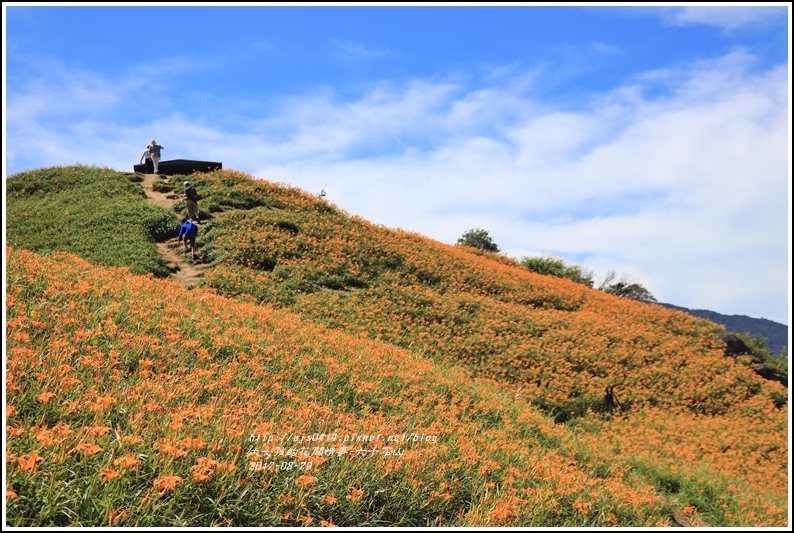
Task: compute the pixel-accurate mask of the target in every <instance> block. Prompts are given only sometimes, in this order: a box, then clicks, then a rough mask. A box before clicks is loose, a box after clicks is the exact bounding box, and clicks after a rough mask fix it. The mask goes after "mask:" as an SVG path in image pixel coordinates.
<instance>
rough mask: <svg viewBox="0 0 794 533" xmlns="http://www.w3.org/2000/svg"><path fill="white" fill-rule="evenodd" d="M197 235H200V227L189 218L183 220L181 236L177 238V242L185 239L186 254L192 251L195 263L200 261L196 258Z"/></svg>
mask: <svg viewBox="0 0 794 533" xmlns="http://www.w3.org/2000/svg"><path fill="white" fill-rule="evenodd" d="M196 235H198V226H197V225H196V224H194V223H193V221H192V220H190V219H189V218H188V217H185V218H184V219H182V227H181V228H179V235H178V236H177V238H176V242H182V239H183V238H184V240H185V252H187V251H188V250H190V252H191V254H192V257H193V261H195V260H196V259H198V257H197V256H196Z"/></svg>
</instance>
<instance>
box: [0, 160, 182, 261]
mask: <svg viewBox="0 0 794 533" xmlns="http://www.w3.org/2000/svg"><path fill="white" fill-rule="evenodd" d="M136 179H138V180H140V178H136V176H135V175H134V174H124V173H120V172H116V171H114V170H111V169H107V168H98V167H86V166H73V167H53V168H47V169H42V170H37V171H33V172H24V173H21V174H17V175H15V176H11V177H10V178H9V179H8V181H7V184H6V206H5V207H6V232H7V239H8V240H7V243H8V244H9V245H11V246H15V247H19V248H25V249H28V250H37V251H42V252H43V251H51V250H63V251H69V252H73V253H75V254H77V255H79V256H81V257H85V258H86V259H90V260H91V261H95V262H97V263H100V264H104V265H110V266H127V267H129V268H130V270H131V271H132V272H134V273H136V274H145V273H147V272H152V273H154V274H155V275H158V276H166V275H168V269H167V267H166V265H165V263H164V262H163V260H162V259H161V258H160V256H159V255H158V254H157V251H156V250H155V248H154V245H153V242H154V240H156V239H158V238H160V237H163V236H166V235H169V234H171V233H173V232H175V231H178V229H179V221H178V219H177V217H176V215H175V214H174V213H172V212H169V211H167V210H165V209H162V208H160V207H155V206H152V205H150V204H149V203H148V202H147V201H146V198H145V195H144V193H143V191H142V190H141V188H140V187H138V186H137V185H135V183H134V182H135V180H136Z"/></svg>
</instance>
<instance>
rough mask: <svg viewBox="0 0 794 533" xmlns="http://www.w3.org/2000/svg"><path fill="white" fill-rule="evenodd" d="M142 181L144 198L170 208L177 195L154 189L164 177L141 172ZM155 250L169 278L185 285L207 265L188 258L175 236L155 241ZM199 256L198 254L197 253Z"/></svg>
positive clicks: (186, 252) (202, 273)
mask: <svg viewBox="0 0 794 533" xmlns="http://www.w3.org/2000/svg"><path fill="white" fill-rule="evenodd" d="M141 177H142V178H143V181H141V182H139V183H138V185H140V186H141V188H142V189H143V191H144V192H145V193H146V198H147V199H148V200H149V202H150V203H152V204H153V205H158V206H160V207H164V208H166V209H172V208H173V206H174V204H175V203H176V202H177V201H178V199H179V197H178V196H177V195H176V194H175V193H173V192H163V191H158V190H155V188H154V184H155V183H157V182H163V181H164V179H163V177H162V176H160V175H158V174H141ZM155 246H156V248H157V252H158V253H159V254H160V255H161V256H162V258H163V260H164V261H165V262H166V264H167V265H168V268H169V269H171V272H172V273H171V275H170V276H169V279H173V280H174V281H177V282H179V283H181V284H182V285H185V286H192V285H195V284H196V283H198V282H199V280H200V279H201V277H202V276H203V275H204V272H205V271H206V270H207V268H209V265H207V264H205V263H201V262H200V260H199V261H193V260H192V259H191V258H190V252H188V251H186V250H185V248H184V246H183V245H182V243H178V242H177V240H176V236H174V237H171V238H169V239H167V240H165V241H160V242H156V243H155ZM199 257H200V254H199Z"/></svg>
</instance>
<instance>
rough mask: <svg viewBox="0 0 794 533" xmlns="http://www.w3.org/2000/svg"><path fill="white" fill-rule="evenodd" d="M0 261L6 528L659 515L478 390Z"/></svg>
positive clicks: (255, 325) (273, 328)
mask: <svg viewBox="0 0 794 533" xmlns="http://www.w3.org/2000/svg"><path fill="white" fill-rule="evenodd" d="M7 252H8V259H9V263H8V268H9V275H8V280H7V285H8V289H9V291H8V292H9V295H8V310H9V313H8V326H9V329H8V339H9V350H8V361H7V365H8V368H9V373H8V382H7V392H8V408H7V415H8V421H7V424H8V426H7V438H8V461H9V464H10V469H9V477H8V485H7V491H9V490H10V491H11V495H10V496H9V493H8V492H7V501H8V517H9V518H8V523H9V524H11V525H15V526H32V525H55V526H67V525H72V526H86V525H107V524H111V523H113V524H115V525H125V526H126V525H129V526H132V525H138V526H150V525H170V526H197V525H204V526H207V525H240V526H250V525H281V524H287V525H301V524H302V525H310V524H311V525H320V524H321V523H323V522H325V523H334V524H338V525H405V526H408V525H486V524H493V525H506V524H525V525H532V524H535V525H540V524H543V525H572V526H573V525H585V524H587V525H594V524H604V525H608V524H610V523H619V524H622V525H644V524H646V523H649V522H650V523H656V522H664V521H665V514H666V513H665V511H664V509H663V508H662V506H661V505H659V504H658V503H657V502H656V500H655V498H653V496H652V495H651V489H652V487H650V486H648V485H647V484H646V483H644V482H643V481H642V480H641V479H639V478H635V477H631V476H629V477H625V476H624V474H625V472H623V471H622V470H621V469H620V467H619V466H618V465H613V464H608V463H604V464H603V465H601V469H600V470H599V471H598V472H596V470H595V469H594V468H589V467H583V466H582V465H579V464H578V463H577V462H576V461H572V460H571V458H570V456H569V451H568V450H567V449H566V447H565V445H564V442H563V441H564V439H565V436H566V433H565V432H564V431H561V430H560V428H557V427H555V425H554V424H553V423H551V422H550V421H549V420H548V419H546V418H544V417H543V416H541V415H540V414H539V413H538V412H537V411H536V410H535V409H533V408H531V407H530V406H528V405H527V404H525V403H523V402H520V401H516V400H515V399H514V398H513V397H512V396H511V394H510V393H506V392H505V391H502V390H500V389H499V388H498V387H495V386H494V385H493V384H492V383H489V382H488V381H487V380H479V379H474V380H473V379H470V378H469V377H468V376H466V375H465V374H464V373H462V372H460V371H459V370H456V369H453V368H446V367H443V366H439V365H434V364H432V363H430V362H429V361H427V360H426V359H424V358H422V357H421V356H418V355H416V354H414V353H412V352H410V351H407V350H402V349H399V348H395V347H392V346H390V345H388V344H386V343H382V342H376V341H368V340H363V339H357V338H355V337H352V336H349V335H347V334H344V333H341V332H338V331H333V330H327V329H323V328H321V327H318V326H317V325H316V324H314V323H312V322H310V321H304V320H303V319H302V318H301V317H300V316H298V315H295V314H292V313H289V312H284V311H276V310H275V309H273V308H267V307H261V306H256V305H252V304H246V303H241V302H236V301H233V300H227V299H225V298H223V297H221V296H217V295H215V294H214V293H212V292H208V291H202V290H193V291H187V290H185V289H183V288H182V287H181V286H179V285H177V284H174V283H171V282H164V281H157V280H153V279H151V278H145V277H136V276H133V275H131V274H130V273H129V272H128V271H127V270H126V269H122V270H115V269H103V268H96V267H95V266H94V265H92V264H90V263H88V262H86V261H83V260H80V259H78V258H76V257H74V256H69V255H63V254H60V253H58V254H53V255H52V256H50V257H48V258H43V257H41V256H38V255H34V254H32V253H30V252H26V251H16V250H11V249H9V250H8V251H7ZM412 435H413V436H412ZM252 436H257V437H254V438H252ZM266 436H275V437H276V440H275V441H273V442H270V440H269V438H265V437H266ZM284 436H286V440H284ZM303 436H306V437H310V438H311V439H312V440H310V441H300V440H298V439H296V437H303ZM321 436H322V437H321ZM332 436H335V438H334V437H332ZM351 436H352V440H346V437H351ZM391 436H394V439H391V440H390V439H389V437H391ZM416 436H418V438H416ZM361 437H367V438H368V439H369V438H372V437H374V438H375V439H376V440H375V441H372V442H370V441H369V440H367V441H366V442H365V441H363V440H360V439H361ZM395 439H396V440H395ZM415 439H416V440H415ZM279 448H283V449H290V450H295V453H291V452H284V453H288V455H279V453H280V452H279ZM317 448H320V449H321V451H320V452H317V451H316V449H317ZM374 449H377V450H378V452H377V453H373V452H371V450H374ZM362 450H363V451H362ZM403 452H404V453H403ZM271 464H272V466H271ZM284 464H287V465H288V466H287V467H284V466H283V465H284ZM309 464H311V467H309V466H308V465H309ZM289 465H292V466H289ZM304 468H305V469H304ZM561 480H564V483H561ZM114 517H115V518H114ZM114 520H115V521H114Z"/></svg>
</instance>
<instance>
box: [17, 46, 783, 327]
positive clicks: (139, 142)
mask: <svg viewBox="0 0 794 533" xmlns="http://www.w3.org/2000/svg"><path fill="white" fill-rule="evenodd" d="M753 66H754V64H753V58H752V57H750V56H748V55H747V54H746V53H744V52H741V51H738V52H735V53H733V54H730V55H727V56H725V57H723V58H721V59H718V60H716V61H711V62H699V63H693V64H691V65H689V66H688V67H683V66H681V67H678V69H677V70H676V71H675V72H673V71H656V72H654V73H652V74H649V75H646V76H637V77H636V78H635V79H633V80H632V81H631V84H629V85H626V86H624V87H617V88H615V89H614V90H612V91H610V92H608V93H604V94H594V95H591V97H590V98H589V100H587V102H588V105H586V106H580V107H579V108H577V109H576V110H570V109H564V108H561V107H558V106H555V105H553V104H550V103H549V102H544V101H539V100H537V99H535V98H533V97H532V96H531V94H532V93H531V90H530V91H528V90H527V89H528V88H531V86H532V80H533V79H534V76H536V75H537V72H534V73H530V72H524V73H521V72H517V71H516V70H515V67H511V69H508V70H507V71H506V72H504V73H502V75H500V76H496V77H492V78H490V79H489V84H488V85H482V84H480V83H479V82H478V83H474V81H473V80H472V79H470V78H467V77H466V76H458V77H451V78H448V79H445V80H411V81H407V82H400V83H398V82H385V81H384V82H381V83H377V84H374V85H372V86H371V87H370V89H369V90H368V91H366V92H365V93H364V94H362V95H361V96H360V97H358V98H354V99H350V98H347V99H345V98H342V97H341V96H340V95H338V94H336V93H335V92H334V91H333V90H331V89H328V88H326V89H324V90H322V91H319V92H316V93H314V94H308V95H305V96H294V97H291V98H289V99H284V100H281V101H280V102H279V105H278V106H270V107H268V108H267V109H277V110H278V111H277V112H267V113H265V112H263V111H262V110H261V109H259V110H257V109H254V110H253V112H252V113H249V114H248V115H247V116H245V117H244V119H242V120H239V121H237V122H236V123H235V124H234V127H232V126H230V125H227V124H226V123H219V122H216V121H214V120H212V118H211V115H208V114H202V113H201V111H200V109H197V108H191V109H190V110H187V109H182V108H181V107H180V106H179V102H177V101H175V102H174V103H175V107H174V109H173V110H171V111H168V112H167V113H165V114H163V115H162V116H160V117H157V118H155V119H149V120H140V121H133V122H132V123H131V122H130V121H129V119H128V118H122V115H121V110H122V109H123V108H125V106H126V105H127V104H128V102H129V101H141V100H143V99H145V94H146V92H147V91H148V89H145V88H143V87H140V86H137V85H135V83H134V82H132V81H130V79H124V78H120V79H106V78H102V77H101V76H97V75H95V74H92V73H85V72H82V73H81V72H71V73H70V76H71V78H69V77H68V76H67V75H66V74H65V73H64V72H61V73H59V74H57V76H56V78H53V79H51V81H49V82H46V83H44V82H41V83H38V84H36V83H29V84H27V85H26V87H25V89H26V90H25V91H22V92H19V93H15V94H14V95H13V96H12V97H9V99H8V111H9V118H8V131H9V154H10V157H9V163H10V167H11V168H18V167H20V166H21V167H22V168H26V165H29V164H30V163H29V162H32V161H35V162H36V166H47V165H50V164H71V163H74V162H87V163H95V164H100V165H107V166H110V167H113V168H118V169H130V168H131V166H132V164H134V163H135V162H136V161H137V159H138V158H139V157H140V154H139V152H140V150H141V149H142V148H143V146H144V145H145V142H147V141H148V140H149V139H151V138H152V136H155V137H156V138H157V139H158V140H159V141H160V142H161V143H162V144H163V145H164V146H165V147H166V152H165V155H166V157H167V158H172V157H173V158H177V157H185V158H197V159H210V160H216V161H222V162H223V163H224V166H225V167H227V168H229V167H230V168H236V169H239V170H243V171H246V172H250V173H251V174H253V175H255V176H257V177H261V178H264V179H269V180H272V181H277V182H288V183H292V184H294V185H296V186H298V187H301V188H303V189H305V190H307V191H309V192H313V193H319V192H320V191H321V190H323V189H325V191H326V192H327V194H328V198H329V199H330V200H331V201H333V202H335V203H336V204H337V205H339V206H340V207H342V208H343V209H345V210H347V211H348V212H350V213H354V214H357V215H361V216H362V217H364V218H366V219H368V220H372V221H373V222H376V223H381V224H385V225H387V226H391V227H400V228H404V229H410V230H414V231H418V232H420V233H422V234H425V235H428V236H430V237H432V238H435V239H438V240H441V241H445V242H450V243H453V242H455V241H456V240H457V238H458V237H459V236H460V235H461V234H462V233H463V232H464V231H465V230H467V229H470V228H473V227H482V228H485V229H487V230H488V231H489V232H490V233H491V235H492V236H493V237H494V239H495V241H496V242H497V243H498V244H499V245H500V247H501V248H502V250H503V251H504V252H506V253H508V254H509V255H513V256H516V257H520V256H522V255H541V254H547V253H553V254H555V255H560V256H562V257H565V258H569V260H570V258H586V259H585V262H584V265H583V266H585V267H588V268H592V269H593V270H595V271H596V272H605V271H606V270H608V269H617V270H620V271H623V272H627V273H629V274H632V275H634V276H635V277H636V278H637V279H638V281H641V282H642V283H644V284H645V285H646V286H647V287H648V288H649V289H650V290H651V291H652V292H653V293H654V294H656V295H657V296H658V297H660V298H662V299H664V300H665V301H669V302H671V303H677V304H680V305H690V306H700V307H706V306H712V308H717V306H718V305H719V306H721V307H720V308H721V309H723V312H724V311H725V310H730V309H736V311H735V312H742V313H744V314H752V313H756V315H757V316H767V317H770V316H771V317H773V318H774V319H776V320H781V321H784V320H785V316H786V310H785V295H784V294H781V287H786V286H787V283H788V277H787V275H788V272H787V261H786V257H787V250H786V243H787V242H788V224H787V218H786V214H787V212H788V206H787V198H788V196H789V195H788V194H787V187H788V186H789V185H788V170H787V157H788V156H787V154H788V146H789V145H788V143H789V141H790V139H789V137H788V129H787V128H788V123H787V109H788V96H787V95H788V81H787V80H788V72H787V68H786V67H785V66H780V67H778V68H776V69H773V70H770V71H767V72H756V70H757V69H755V68H753ZM53 80H54V81H53ZM659 84H663V85H664V86H665V90H664V91H662V92H661V93H660V92H659V91H657V90H656V87H657V86H658V85H659ZM55 87H59V89H58V90H57V91H56V90H55ZM23 93H24V94H23ZM56 97H57V98H56ZM52 99H57V102H58V104H59V105H58V106H51V105H49V103H48V102H49V101H50V100H52ZM241 105H242V106H247V105H248V103H246V102H242V103H241ZM59 106H62V107H63V108H64V109H69V110H70V112H69V113H68V116H66V117H63V114H64V113H63V111H62V110H61V109H59ZM81 109H82V110H83V112H84V114H85V116H80V115H81V112H80V110H81ZM108 109H111V110H116V111H117V113H116V114H117V115H118V116H117V118H112V117H114V116H115V115H114V113H108V114H107V117H110V118H107V117H106V119H105V120H101V121H100V120H97V118H96V117H98V116H100V114H99V113H97V111H98V110H102V111H103V113H104V112H106V111H107V110H108ZM239 116H243V115H239ZM63 118H66V119H67V120H62V119H63ZM761 266H763V268H761ZM748 291H751V292H752V293H753V294H755V295H757V301H759V302H761V301H768V300H769V299H772V300H775V301H778V302H779V303H778V304H776V307H775V309H773V310H771V309H770V308H769V307H768V304H765V305H767V307H766V308H763V309H762V308H760V307H759V308H758V309H747V308H746V303H745V304H743V305H745V307H743V308H742V309H741V310H740V309H738V307H736V306H738V305H739V302H740V301H742V299H743V298H745V297H746V293H747V292H748Z"/></svg>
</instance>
